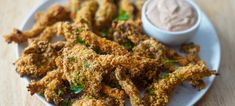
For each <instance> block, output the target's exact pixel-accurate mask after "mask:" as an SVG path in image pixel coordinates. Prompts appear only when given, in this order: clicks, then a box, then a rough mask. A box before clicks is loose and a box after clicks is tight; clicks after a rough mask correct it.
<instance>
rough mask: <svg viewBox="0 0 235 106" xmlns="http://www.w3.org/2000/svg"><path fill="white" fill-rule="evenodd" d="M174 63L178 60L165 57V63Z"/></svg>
mask: <svg viewBox="0 0 235 106" xmlns="http://www.w3.org/2000/svg"><path fill="white" fill-rule="evenodd" d="M173 63H177V61H176V60H172V59H164V60H163V64H173Z"/></svg>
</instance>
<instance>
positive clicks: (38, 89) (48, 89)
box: [28, 70, 63, 104]
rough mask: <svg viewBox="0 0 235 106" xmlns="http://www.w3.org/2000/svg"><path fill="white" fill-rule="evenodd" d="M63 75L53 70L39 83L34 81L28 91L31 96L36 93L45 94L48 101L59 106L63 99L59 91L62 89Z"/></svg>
mask: <svg viewBox="0 0 235 106" xmlns="http://www.w3.org/2000/svg"><path fill="white" fill-rule="evenodd" d="M61 76H62V73H61V71H59V70H53V71H50V72H48V73H47V75H46V76H44V77H43V78H42V79H41V80H39V81H34V80H33V81H32V82H31V83H30V84H29V86H28V90H29V91H30V93H31V95H33V94H35V93H40V94H43V95H44V96H45V98H46V100H47V101H50V102H54V103H55V104H59V103H60V102H61V101H62V100H63V98H62V97H60V95H58V91H59V90H60V89H61V88H62V86H63V83H62V79H61V78H62V77H61Z"/></svg>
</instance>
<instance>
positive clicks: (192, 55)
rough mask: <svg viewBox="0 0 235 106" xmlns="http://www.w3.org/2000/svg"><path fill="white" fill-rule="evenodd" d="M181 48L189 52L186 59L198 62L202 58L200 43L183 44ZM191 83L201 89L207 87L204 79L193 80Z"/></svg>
mask: <svg viewBox="0 0 235 106" xmlns="http://www.w3.org/2000/svg"><path fill="white" fill-rule="evenodd" d="M180 49H181V51H182V52H184V53H186V54H187V55H186V59H187V61H189V62H190V63H194V64H196V63H198V62H200V61H201V60H202V59H201V58H200V56H199V52H200V46H199V45H195V44H194V43H188V44H183V45H182V46H181V48H180ZM190 84H191V85H192V86H193V87H195V88H197V89H199V90H201V89H203V88H205V86H206V84H205V82H204V81H203V80H202V79H200V80H191V81H190Z"/></svg>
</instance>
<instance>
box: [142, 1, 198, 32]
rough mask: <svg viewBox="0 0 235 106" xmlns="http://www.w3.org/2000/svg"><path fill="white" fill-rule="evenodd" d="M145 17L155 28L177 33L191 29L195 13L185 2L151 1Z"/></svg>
mask: <svg viewBox="0 0 235 106" xmlns="http://www.w3.org/2000/svg"><path fill="white" fill-rule="evenodd" d="M146 16H147V18H148V19H149V20H150V21H151V23H152V24H154V25H155V26H156V27H158V28H160V29H164V30H167V31H172V32H177V31H183V30H186V29H189V28H191V27H192V26H193V25H194V24H195V23H196V21H197V12H196V11H195V10H194V8H193V7H192V5H191V4H189V3H188V2H187V1H186V0H151V1H150V2H149V4H148V6H147V10H146Z"/></svg>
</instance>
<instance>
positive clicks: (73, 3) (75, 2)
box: [66, 0, 82, 20]
mask: <svg viewBox="0 0 235 106" xmlns="http://www.w3.org/2000/svg"><path fill="white" fill-rule="evenodd" d="M81 4H82V0H68V4H67V5H66V6H67V8H68V9H69V11H70V17H71V19H72V20H75V18H76V15H77V12H78V11H79V9H80V8H81Z"/></svg>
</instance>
